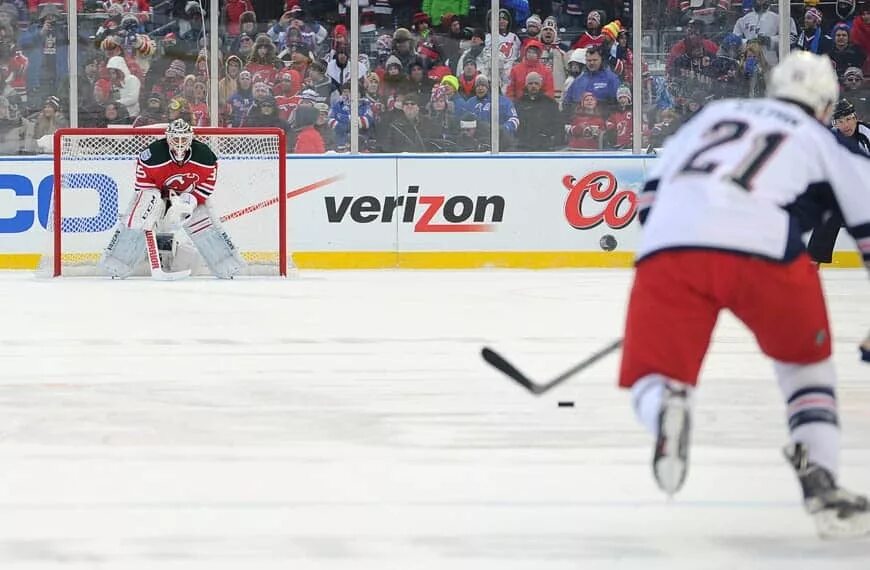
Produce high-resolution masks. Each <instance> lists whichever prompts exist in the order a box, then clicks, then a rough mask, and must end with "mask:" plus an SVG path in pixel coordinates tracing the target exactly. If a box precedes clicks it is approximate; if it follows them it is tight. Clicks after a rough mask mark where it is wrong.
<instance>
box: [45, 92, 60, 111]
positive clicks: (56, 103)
mask: <svg viewBox="0 0 870 570" xmlns="http://www.w3.org/2000/svg"><path fill="white" fill-rule="evenodd" d="M45 104H46V105H48V106H51V107H54V110H55V111H60V99H58V98H57V97H55V96H54V95H51V96H50V97H49V98H48V99H46V100H45Z"/></svg>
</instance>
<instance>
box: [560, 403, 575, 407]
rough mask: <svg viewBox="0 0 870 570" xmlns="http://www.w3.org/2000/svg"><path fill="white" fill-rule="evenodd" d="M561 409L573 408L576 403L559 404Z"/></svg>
mask: <svg viewBox="0 0 870 570" xmlns="http://www.w3.org/2000/svg"><path fill="white" fill-rule="evenodd" d="M559 407H560V408H573V407H574V402H559Z"/></svg>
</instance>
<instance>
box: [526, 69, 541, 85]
mask: <svg viewBox="0 0 870 570" xmlns="http://www.w3.org/2000/svg"><path fill="white" fill-rule="evenodd" d="M529 83H539V84H541V85H543V83H544V78H543V77H541V74H540V73H538V72H537V71H530V72H529V73H528V74H527V75H526V85H528V84H529Z"/></svg>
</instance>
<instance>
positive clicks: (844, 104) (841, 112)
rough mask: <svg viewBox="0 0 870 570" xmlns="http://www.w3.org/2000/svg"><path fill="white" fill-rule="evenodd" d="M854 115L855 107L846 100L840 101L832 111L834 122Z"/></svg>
mask: <svg viewBox="0 0 870 570" xmlns="http://www.w3.org/2000/svg"><path fill="white" fill-rule="evenodd" d="M854 114H855V106H854V105H852V103H850V102H849V100H848V99H840V101H839V102H838V103H837V107H836V108H835V109H834V120H837V119H843V118H845V117H849V116H851V115H854Z"/></svg>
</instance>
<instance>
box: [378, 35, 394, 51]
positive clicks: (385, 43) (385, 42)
mask: <svg viewBox="0 0 870 570" xmlns="http://www.w3.org/2000/svg"><path fill="white" fill-rule="evenodd" d="M375 46H376V47H377V49H378V53H389V52H390V51H392V49H393V36H391V35H389V34H381V35H380V36H378V39H377V41H376V42H375Z"/></svg>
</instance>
